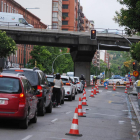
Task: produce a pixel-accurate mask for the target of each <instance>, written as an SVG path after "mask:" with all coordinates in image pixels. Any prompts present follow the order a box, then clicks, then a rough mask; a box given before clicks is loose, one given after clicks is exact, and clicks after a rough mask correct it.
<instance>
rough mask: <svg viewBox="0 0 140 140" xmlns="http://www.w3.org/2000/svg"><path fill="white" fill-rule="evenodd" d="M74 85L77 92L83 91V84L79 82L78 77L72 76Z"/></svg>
mask: <svg viewBox="0 0 140 140" xmlns="http://www.w3.org/2000/svg"><path fill="white" fill-rule="evenodd" d="M74 79H75V82H76V85H77V92H79V93H83V90H84V86H83V84H82V83H81V82H80V80H79V77H74Z"/></svg>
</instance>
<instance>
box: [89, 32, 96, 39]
mask: <svg viewBox="0 0 140 140" xmlns="http://www.w3.org/2000/svg"><path fill="white" fill-rule="evenodd" d="M90 39H91V40H95V39H96V30H91V34H90Z"/></svg>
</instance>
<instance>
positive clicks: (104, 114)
mask: <svg viewBox="0 0 140 140" xmlns="http://www.w3.org/2000/svg"><path fill="white" fill-rule="evenodd" d="M92 114H95V115H96V114H97V115H102V116H111V117H120V116H116V115H108V114H100V113H92Z"/></svg>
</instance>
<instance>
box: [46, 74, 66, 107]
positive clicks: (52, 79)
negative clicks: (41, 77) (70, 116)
mask: <svg viewBox="0 0 140 140" xmlns="http://www.w3.org/2000/svg"><path fill="white" fill-rule="evenodd" d="M46 78H47V80H48V82H49V83H50V84H51V86H54V82H53V81H54V76H53V75H46ZM64 98H65V89H64V87H63V86H62V87H61V98H60V99H61V104H64V100H65V99H64Z"/></svg>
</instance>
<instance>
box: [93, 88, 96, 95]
mask: <svg viewBox="0 0 140 140" xmlns="http://www.w3.org/2000/svg"><path fill="white" fill-rule="evenodd" d="M93 93H94V95H96V88H95V87H94V91H93Z"/></svg>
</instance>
